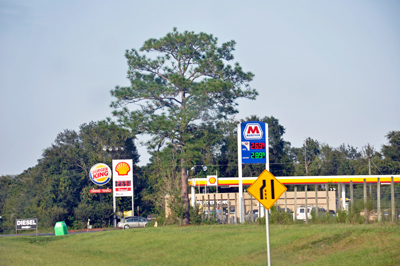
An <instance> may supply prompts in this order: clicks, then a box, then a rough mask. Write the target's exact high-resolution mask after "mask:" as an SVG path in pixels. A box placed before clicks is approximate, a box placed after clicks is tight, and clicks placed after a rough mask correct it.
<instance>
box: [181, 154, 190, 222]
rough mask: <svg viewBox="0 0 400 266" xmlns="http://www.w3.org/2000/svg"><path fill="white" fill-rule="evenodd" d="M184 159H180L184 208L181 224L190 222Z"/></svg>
mask: <svg viewBox="0 0 400 266" xmlns="http://www.w3.org/2000/svg"><path fill="white" fill-rule="evenodd" d="M184 163H185V160H184V159H181V178H182V191H181V195H182V203H183V209H184V210H185V213H184V214H183V222H182V224H183V225H188V224H189V222H190V212H189V210H190V209H189V208H190V206H189V197H188V176H187V171H186V167H184Z"/></svg>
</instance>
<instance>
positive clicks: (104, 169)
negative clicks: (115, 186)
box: [89, 163, 111, 186]
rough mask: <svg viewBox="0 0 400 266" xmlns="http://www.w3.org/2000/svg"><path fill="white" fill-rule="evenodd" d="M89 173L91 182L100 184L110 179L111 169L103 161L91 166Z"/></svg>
mask: <svg viewBox="0 0 400 266" xmlns="http://www.w3.org/2000/svg"><path fill="white" fill-rule="evenodd" d="M89 175H90V180H92V182H93V183H95V184H96V185H98V186H102V185H105V184H107V183H108V182H109V181H110V180H111V169H110V167H108V165H106V164H104V163H98V164H95V165H93V166H92V168H91V169H90V173H89Z"/></svg>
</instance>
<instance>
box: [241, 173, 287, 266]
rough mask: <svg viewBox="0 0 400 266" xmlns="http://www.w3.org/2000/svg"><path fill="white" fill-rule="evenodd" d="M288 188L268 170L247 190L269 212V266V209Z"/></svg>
mask: <svg viewBox="0 0 400 266" xmlns="http://www.w3.org/2000/svg"><path fill="white" fill-rule="evenodd" d="M286 190H287V188H286V187H285V186H284V185H282V183H281V182H279V181H278V179H276V178H275V176H274V175H273V174H271V173H270V172H269V171H268V170H264V171H263V172H262V173H261V174H260V175H259V176H258V178H257V180H256V181H255V182H254V183H253V184H252V185H251V186H250V187H249V188H248V189H247V192H249V194H250V195H252V196H253V197H254V198H255V199H256V200H258V202H260V203H261V204H262V205H263V206H264V207H265V208H266V209H267V211H266V212H265V226H266V231H267V232H266V235H267V236H266V237H267V252H268V265H271V249H270V241H269V209H270V208H271V207H272V206H273V205H274V203H275V202H276V201H277V200H278V199H279V198H280V196H282V195H283V193H285V191H286Z"/></svg>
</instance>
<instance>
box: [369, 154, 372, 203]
mask: <svg viewBox="0 0 400 266" xmlns="http://www.w3.org/2000/svg"><path fill="white" fill-rule="evenodd" d="M371 158H372V156H371V155H369V156H368V175H371ZM369 196H370V198H371V199H372V184H371V183H370V184H369Z"/></svg>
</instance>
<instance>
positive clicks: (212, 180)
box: [207, 175, 218, 186]
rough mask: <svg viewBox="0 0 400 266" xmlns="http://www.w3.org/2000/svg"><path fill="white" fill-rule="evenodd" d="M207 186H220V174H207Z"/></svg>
mask: <svg viewBox="0 0 400 266" xmlns="http://www.w3.org/2000/svg"><path fill="white" fill-rule="evenodd" d="M207 186H218V176H216V175H208V176H207Z"/></svg>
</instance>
